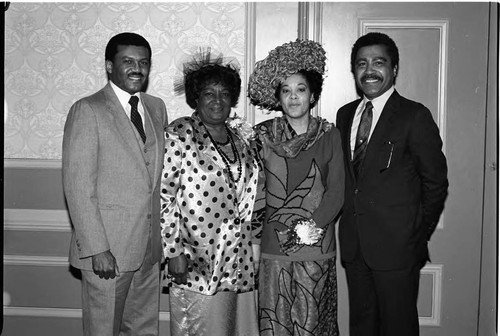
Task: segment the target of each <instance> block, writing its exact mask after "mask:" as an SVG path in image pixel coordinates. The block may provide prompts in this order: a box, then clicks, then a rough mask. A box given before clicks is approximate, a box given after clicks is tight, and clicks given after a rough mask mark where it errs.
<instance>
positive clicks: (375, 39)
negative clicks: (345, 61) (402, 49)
mask: <svg viewBox="0 0 500 336" xmlns="http://www.w3.org/2000/svg"><path fill="white" fill-rule="evenodd" d="M372 45H383V46H385V47H386V50H387V53H388V54H389V56H390V57H391V65H392V68H393V69H394V68H395V67H398V68H399V51H398V47H397V46H396V43H395V42H394V40H393V39H391V38H390V37H389V36H387V35H386V34H383V33H377V32H372V33H368V34H366V35H363V36H361V37H360V38H359V39H357V41H356V42H355V43H354V45H353V46H352V51H351V72H352V73H355V72H354V71H355V65H356V64H355V63H356V56H357V55H358V51H359V49H361V48H363V47H368V46H372Z"/></svg>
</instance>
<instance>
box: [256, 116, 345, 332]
mask: <svg viewBox="0 0 500 336" xmlns="http://www.w3.org/2000/svg"><path fill="white" fill-rule="evenodd" d="M310 120H311V121H310V123H309V129H308V131H307V133H305V134H304V135H300V136H297V134H296V133H295V132H294V131H293V129H292V128H291V126H290V125H289V124H288V122H286V119H284V118H275V119H273V120H267V121H265V122H263V123H261V124H259V125H257V126H256V131H257V134H258V136H259V138H258V143H259V144H260V150H259V155H260V158H261V161H262V162H263V164H264V171H265V177H266V180H265V198H266V210H265V219H264V229H263V234H262V242H261V244H262V245H261V252H262V256H261V266H260V270H259V274H260V276H259V323H260V334H261V335H266V336H267V335H279V336H292V335H294V336H299V335H300V336H306V335H308V336H309V335H311V336H312V335H314V336H320V335H325V336H335V335H338V326H337V279H336V267H335V259H336V246H335V219H336V217H337V215H338V214H339V211H340V209H341V207H342V203H343V197H344V168H343V158H342V149H341V145H340V134H339V131H338V130H337V129H336V128H335V127H333V125H332V124H330V123H328V122H326V121H325V120H324V119H321V118H313V117H311V118H310ZM290 153H292V154H290ZM297 218H306V219H310V218H312V219H314V221H315V222H316V224H317V225H318V227H321V228H323V229H324V230H325V234H324V236H323V238H322V239H321V240H320V241H319V242H318V243H316V244H314V245H312V246H303V247H301V248H300V249H299V250H298V251H296V252H293V253H290V254H285V253H283V252H282V251H281V250H280V242H282V241H283V240H284V239H286V235H284V234H283V235H282V234H280V233H279V232H282V231H284V230H286V229H287V228H288V227H289V226H290V225H291V224H292V221H293V220H294V219H297Z"/></svg>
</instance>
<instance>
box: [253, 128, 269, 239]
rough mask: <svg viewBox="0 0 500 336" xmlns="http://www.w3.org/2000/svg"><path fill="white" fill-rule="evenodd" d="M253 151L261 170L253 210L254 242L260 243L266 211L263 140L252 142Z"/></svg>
mask: <svg viewBox="0 0 500 336" xmlns="http://www.w3.org/2000/svg"><path fill="white" fill-rule="evenodd" d="M252 152H253V155H254V156H255V158H256V161H257V164H258V167H259V170H258V177H257V192H256V195H255V203H254V206H253V212H252V242H253V243H254V244H260V239H261V237H262V228H263V225H264V217H265V212H266V187H265V186H266V175H265V173H264V162H263V160H262V142H261V141H260V139H258V138H257V139H256V140H255V141H254V142H253V143H252Z"/></svg>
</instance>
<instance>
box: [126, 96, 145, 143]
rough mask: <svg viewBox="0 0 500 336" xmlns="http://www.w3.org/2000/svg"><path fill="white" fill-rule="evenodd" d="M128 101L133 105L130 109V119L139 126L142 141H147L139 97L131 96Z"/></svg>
mask: <svg viewBox="0 0 500 336" xmlns="http://www.w3.org/2000/svg"><path fill="white" fill-rule="evenodd" d="M128 103H129V104H130V106H131V107H132V108H131V110H130V120H131V121H132V124H134V126H135V128H137V132H139V135H140V136H141V139H142V142H143V143H146V133H145V132H144V125H143V124H142V118H141V115H140V114H139V110H138V109H137V104H138V103H139V97H137V96H131V97H130V100H129V101H128Z"/></svg>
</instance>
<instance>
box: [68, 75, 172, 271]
mask: <svg viewBox="0 0 500 336" xmlns="http://www.w3.org/2000/svg"><path fill="white" fill-rule="evenodd" d="M141 101H142V104H143V107H144V112H145V123H150V125H151V127H152V129H153V133H154V139H155V141H154V145H153V146H152V147H151V148H150V151H153V154H152V155H153V157H154V158H155V159H154V162H151V164H154V167H150V170H151V171H152V172H153V173H152V174H150V173H149V171H148V167H147V165H148V164H149V163H148V162H146V161H145V158H144V155H143V151H144V149H143V148H142V147H141V145H140V143H139V141H138V139H137V136H136V135H135V131H134V128H133V127H134V126H133V125H132V123H131V122H130V119H129V118H128V116H127V115H126V114H125V112H124V110H123V107H122V105H121V104H120V102H119V100H118V97H117V96H116V94H115V93H114V91H113V88H112V87H111V86H110V84H109V83H108V84H107V85H106V86H105V87H104V88H103V89H102V90H100V91H99V92H97V93H95V94H93V95H91V96H89V97H85V98H83V99H80V100H79V101H77V102H76V103H75V104H74V105H73V106H72V107H71V109H70V112H69V114H68V118H67V120H66V124H65V127H64V138H63V160H62V170H63V184H64V192H65V196H66V201H67V204H68V209H69V213H70V216H71V221H72V224H73V228H74V230H73V236H72V238H71V245H70V257H69V259H70V263H71V265H73V266H74V267H76V268H80V269H85V270H92V258H90V256H92V255H95V254H98V253H101V252H104V251H106V250H111V253H113V255H114V256H115V258H116V261H117V263H118V267H119V269H120V272H126V271H134V270H137V269H138V268H139V267H140V266H141V264H142V262H143V260H144V256H145V252H146V247H147V244H148V241H149V243H150V246H151V249H152V260H151V261H152V262H157V261H159V260H160V258H161V240H160V175H161V171H162V166H163V155H164V152H165V140H164V129H165V128H166V126H167V111H166V108H165V104H164V103H163V101H162V100H161V99H160V98H156V97H153V96H150V95H148V94H144V93H141ZM147 126H149V125H147Z"/></svg>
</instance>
